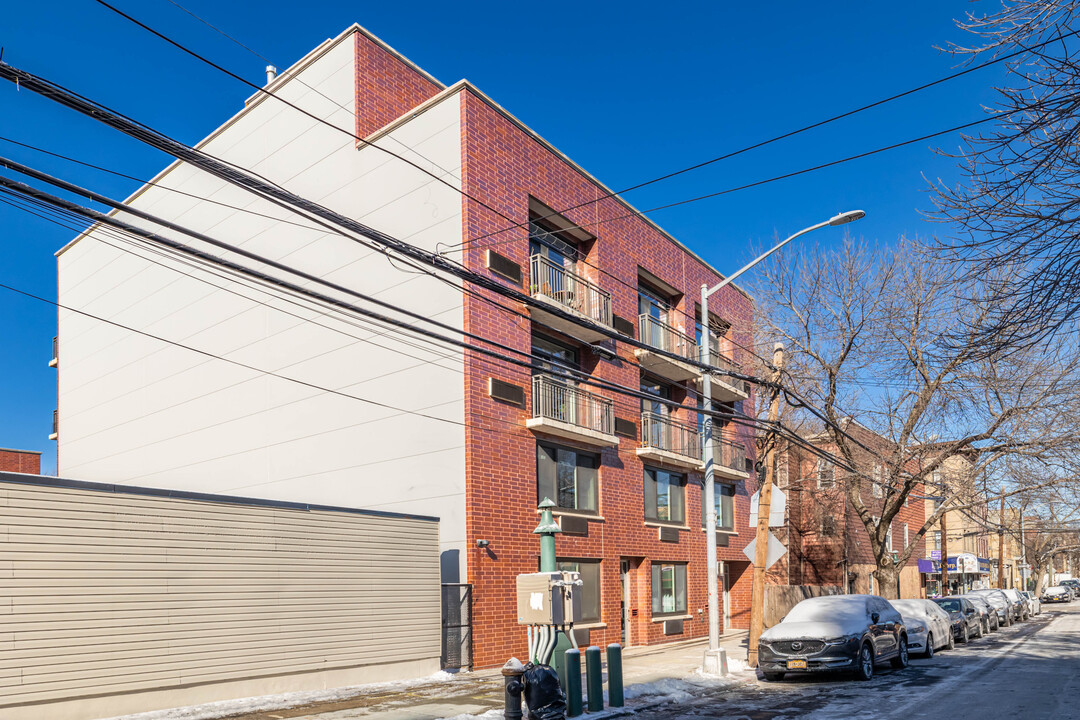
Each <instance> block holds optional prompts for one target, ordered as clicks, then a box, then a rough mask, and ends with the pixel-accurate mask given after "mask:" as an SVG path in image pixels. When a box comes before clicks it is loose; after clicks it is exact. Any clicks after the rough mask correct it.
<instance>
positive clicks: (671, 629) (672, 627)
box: [664, 620, 683, 635]
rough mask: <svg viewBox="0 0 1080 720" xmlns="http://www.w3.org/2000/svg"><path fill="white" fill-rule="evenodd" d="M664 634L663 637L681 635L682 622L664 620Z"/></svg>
mask: <svg viewBox="0 0 1080 720" xmlns="http://www.w3.org/2000/svg"><path fill="white" fill-rule="evenodd" d="M664 634H665V635H682V634H683V621H682V620H665V621H664Z"/></svg>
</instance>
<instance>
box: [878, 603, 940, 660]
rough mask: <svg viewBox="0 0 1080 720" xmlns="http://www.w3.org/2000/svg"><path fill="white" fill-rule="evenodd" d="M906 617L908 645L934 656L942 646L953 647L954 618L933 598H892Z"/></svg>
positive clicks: (917, 650)
mask: <svg viewBox="0 0 1080 720" xmlns="http://www.w3.org/2000/svg"><path fill="white" fill-rule="evenodd" d="M889 602H890V603H892V606H893V607H894V608H896V609H897V610H898V611H899V612H900V614H901V615H902V616H903V618H904V626H905V627H906V628H907V632H908V647H909V648H911V651H912V652H921V653H923V654H924V655H926V657H928V658H930V657H934V652H935V651H936V650H940V649H941V648H950V649H951V648H952V647H953V642H954V640H953V634H952V620H950V619H949V613H947V612H945V611H944V610H942V609H941V606H940V605H938V604H937V603H936V602H934V601H933V600H917V599H916V600H890V601H889Z"/></svg>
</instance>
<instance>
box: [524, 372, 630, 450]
mask: <svg viewBox="0 0 1080 720" xmlns="http://www.w3.org/2000/svg"><path fill="white" fill-rule="evenodd" d="M532 389H533V394H532V415H533V416H532V417H531V418H529V419H527V420H526V421H525V427H527V428H529V429H530V430H532V431H533V432H542V433H546V434H548V435H554V436H555V437H560V438H563V439H564V440H575V441H577V442H581V443H585V444H587V445H594V446H596V447H612V446H615V445H618V444H619V438H617V437H615V413H614V410H613V408H612V403H611V399H610V398H606V397H601V396H600V395H595V394H593V393H591V392H586V391H585V390H580V389H578V388H577V387H575V386H574V385H571V384H569V383H566V382H564V381H562V380H557V379H555V378H553V377H550V376H548V375H534V376H533V387H532Z"/></svg>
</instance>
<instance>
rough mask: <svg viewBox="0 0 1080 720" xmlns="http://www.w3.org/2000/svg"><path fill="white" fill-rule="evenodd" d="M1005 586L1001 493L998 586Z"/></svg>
mask: <svg viewBox="0 0 1080 720" xmlns="http://www.w3.org/2000/svg"><path fill="white" fill-rule="evenodd" d="M1004 587H1005V494H1004V492H1003V493H1002V495H1001V511H1000V514H999V515H998V588H1001V589H1004Z"/></svg>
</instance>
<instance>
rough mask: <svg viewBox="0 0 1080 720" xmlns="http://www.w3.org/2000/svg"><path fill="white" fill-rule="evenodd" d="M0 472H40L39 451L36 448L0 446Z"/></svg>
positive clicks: (33, 473)
mask: <svg viewBox="0 0 1080 720" xmlns="http://www.w3.org/2000/svg"><path fill="white" fill-rule="evenodd" d="M0 472H16V473H26V474H28V475H40V474H41V453H40V452H39V451H37V450H9V449H7V448H0Z"/></svg>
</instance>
